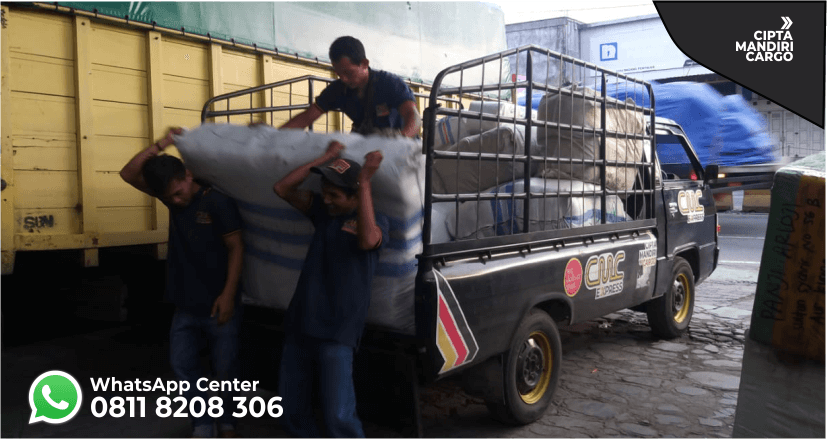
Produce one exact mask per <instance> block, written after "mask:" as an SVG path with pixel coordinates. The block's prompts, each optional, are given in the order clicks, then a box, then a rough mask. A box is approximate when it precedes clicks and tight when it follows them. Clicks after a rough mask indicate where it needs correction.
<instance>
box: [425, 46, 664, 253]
mask: <svg viewBox="0 0 827 439" xmlns="http://www.w3.org/2000/svg"><path fill="white" fill-rule="evenodd" d="M511 72H518V73H517V74H511V75H510V76H507V74H508V73H511ZM635 88H636V89H637V90H639V91H644V92H648V94H649V97H650V101H649V102H651V103H652V106H653V105H654V94H653V92H652V88H651V85H650V84H648V83H647V82H644V81H641V80H637V79H634V78H630V77H628V76H625V75H623V74H619V73H615V72H611V71H608V70H606V69H602V68H600V67H598V66H596V65H593V64H589V63H586V62H583V61H580V60H577V59H574V58H571V57H569V56H566V55H562V54H559V53H556V52H553V51H550V50H547V49H543V48H539V47H536V46H525V47H520V48H517V49H511V50H507V51H503V52H500V53H497V54H493V55H489V56H486V57H483V58H479V59H476V60H472V61H468V62H465V63H462V64H458V65H455V66H452V67H449V68H447V69H445V70H443V71H442V72H441V73H440V74H439V75H438V76H437V77H436V79H435V81H434V84H433V86H432V89H431V96H430V100H429V101H430V102H431V104H430V105H429V106H428V108H427V110H426V111H425V115H424V119H425V122H424V126H425V137H424V150H425V154H426V155H427V158H426V160H427V170H426V180H425V185H426V186H425V189H426V190H425V193H426V199H425V224H424V230H423V238H424V243H425V253H424V255H425V256H447V255H452V254H460V253H465V252H468V251H477V252H478V251H480V250H489V251H493V250H507V249H517V248H525V246H526V244H531V245H536V244H540V243H542V242H546V241H555V240H559V239H560V238H567V237H574V236H577V235H584V234H590V235H593V234H597V233H601V232H615V233H617V232H622V231H634V230H639V229H643V228H647V227H653V226H654V225H655V222H654V219H653V218H654V216H653V215H654V212H653V205H654V190H653V183H652V182H654V169H655V167H654V152H653V145H654V144H655V140H654V130H652V129H649V128H648V127H647V125H649V126H654V121H655V115H654V111H653V107H644V106H640V105H637V104H635V103H634V102H633V101H631V100H620V99H618V98H615V97H612V95H615V96H618V97H622V96H623V95H624V93H628V92H631V91H633V90H634V89H635ZM535 92H538V93H539V94H540V95H542V96H543V100H541V102H540V106H539V108H538V110H537V111H532V109H533V108H537V106H534V105H533V104H534V101H535V100H536V99H538V98H539V96H538V95H537V94H535ZM518 95H524V96H525V98H524V99H525V112H524V114H523V113H522V112H521V110H520V108H521V107H520V106H516V105H514V104H516V103H517V101H518V99H517V97H518ZM445 98H457V99H460V100H461V102H462V103H463V105H460V106H459V108H449V107H446V106H442V105H439V102H440V100H442V99H445ZM492 99H493V100H494V101H495V102H499V103H498V104H497V105H496V106H495V110H494V111H490V109H488V110H486V109H485V108H484V105H485V104H479V105H476V109H475V108H470V109H467V108H465V105H464V104H465V103H467V102H468V101H471V100H488V101H491V100H492ZM509 103H510V104H511V105H509ZM550 103H551V104H550ZM555 106H556V108H555ZM567 106H568V108H566V107H567ZM503 108H506V109H507V110H506V111H503ZM511 108H514V111H509V110H510V109H511ZM578 111H579V112H580V115H581V117H580V118H578V117H576V116H575V114H576V113H577V112H578ZM544 114H545V116H546V117H543V118H540V117H538V115H540V116H543V115H544ZM566 114H567V115H568V117H566ZM561 115H562V116H561ZM587 115H590V116H591V118H589V117H588V116H587ZM618 115H620V116H621V118H625V119H626V122H627V123H624V124H622V125H623V126H619V124H618V123H617V121H616V120H612V117H613V116H614V117H615V119H617V117H618ZM630 118H635V119H637V120H638V121H639V122H641V123H639V124H637V125H636V126H635V127H634V128H635V129H630V125H631V124H629V123H628V119H630ZM450 122H454V123H455V124H456V127H454V126H450V127H449V129H450V131H451V132H450V133H448V134H452V133H457V134H460V135H461V133H462V132H463V124H465V126H466V127H469V126H470V128H471V129H470V131H473V129H474V128H477V127H479V128H478V129H477V130H476V131H482V130H484V129H486V128H491V127H492V126H493V127H494V129H500V130H502V129H503V128H506V129H508V130H509V133H517V132H519V133H520V135H522V136H523V139H519V137H520V136H519V135H516V134H515V136H516V137H517V141H515V142H511V144H507V145H506V144H504V142H503V138H506V139H507V138H508V136H507V135H506V136H497V137H496V140H495V142H496V144H494V142H489V145H485V139H484V138H483V136H482V135H478V136H476V137H472V138H469V139H473V140H470V141H467V142H466V143H465V144H464V145H460V142H459V139H457V140H458V141H457V142H456V143H455V144H454V145H444V144H442V142H440V140H442V138H443V137H445V134H446V131H447V130H446V127H445V125H448V124H450ZM610 127H611V128H613V129H610ZM449 137H450V136H449ZM489 137H492V136H489ZM610 139H611V140H610ZM607 140H608V143H609V145H607ZM578 143H579V144H580V145H581V146H580V149H581V151H580V152H581V153H582V154H580V155H581V156H580V157H577V155H578V154H572V152H573V151H575V150H576V149H577V146H578V145H577V144H578ZM618 145H625V146H627V148H626V149H627V151H625V153H621V152H622V151H620V150H619V148H617V146H618ZM629 145H633V146H634V148H632V149H635V148H637V149H639V150H640V151H639V153H638V154H637V155H635V154H631V153H629V151H628V149H629V148H628V146H629ZM612 147H614V148H615V150H614V151H612ZM566 152H568V154H566ZM451 167H453V168H454V169H455V172H453V174H454V175H453V176H452V177H453V178H454V179H455V181H453V182H449V183H448V184H446V183H445V181H444V180H445V177H446V175H448V174H450V172H446V171H445V170H446V169H448V168H451ZM626 169H631V170H632V174H629V173H627V172H624V170H626ZM440 170H442V171H443V172H442V174H443V175H439V174H440ZM492 170H493V172H494V173H495V174H496V175H494V176H493V178H492V176H491V175H490V172H491V171H492ZM503 170H504V171H505V172H503ZM538 170H541V171H538ZM509 171H510V174H509ZM567 171H568V172H567ZM578 171H581V173H583V172H588V171H591V172H592V174H593V175H591V178H584V180H590V181H591V182H592V183H595V184H592V188H591V190H587V189H586V187H587V185H585V184H584V185H581V189H580V190H576V189H575V186H576V183H572V182H571V181H573V180H578V178H577V177H576V176H577V175H579V174H578ZM607 172H608V173H615V174H618V173H622V174H625V175H624V177H626V176H628V175H632V176H633V177H632V178H633V180H634V183H633V184H627V185H624V186H623V187H616V188H608V187H607V184H605V183H606V182H607ZM474 173H476V174H477V175H476V182H477V185H476V187H474V185H473V184H470V185H469V184H468V180H469V174H474ZM448 176H449V177H451V176H450V175H448ZM544 176H545V177H546V178H543V179H542V180H543V181H542V183H543V184H542V187H539V188H537V184H535V185H534V186H532V179H533V178H537V177H544ZM548 176H555V177H554V178H549V177H548ZM561 176H573V177H571V178H561ZM460 179H464V180H465V184H464V187H463V183H462V182H460ZM470 180H471V183H473V180H474V179H473V178H470ZM563 180H569V183H568V184H569V188H568V190H559V189H554V190H550V187H549V186H555V187H556V188H561V181H562V183H566V182H565V181H563ZM484 182H485V183H484ZM535 182H536V180H535ZM492 183H493V184H492ZM519 184H521V185H522V190H519V191H518V190H517V186H518V185H519ZM503 185H510V186H509V188H508V189H510V190H507V191H504V190H503ZM564 185H565V184H564ZM469 186H470V187H469ZM526 188H528V190H526ZM607 199H608V200H609V202H611V200H618V199H619V200H621V201H622V203H623V205H625V212H626V215H628V216H625V217H620V218H612V217H611V215H607V210H608V208H607V207H606V206H607ZM469 202H470V203H472V204H471V205H472V206H475V207H476V208H477V209H476V210H477V215H476V218H475V221H476V224H475V227H472V228H471V229H470V230H473V231H474V233H472V234H471V235H469V236H466V237H461V238H460V237H456V236H455V237H453V238H454V239H452V240H451V242H435V241H434V240H433V239H432V238H433V234H432V232H433V230H434V228H435V227H438V226H440V225H441V224H436V223H438V222H439V219H438V218H437V216H435V215H434V207H435V206H436V205H438V204H444V203H453V206H452V208H453V212H454V214H453V218H449V219H447V220H445V221H453V224H450V222H449V225H452V226H453V227H454V231H458V230H459V229H460V222H461V221H464V222H466V223H467V222H468V221H469V219H468V218H467V217H465V218H460V216H461V215H460V213H459V212H460V209H461V208H462V206H463V205H464V204H468V203H469ZM577 202H579V203H582V204H583V206H581V207H582V208H581V209H580V210H581V211H588V210H590V209H588V205H592V206H596V205H597V203H598V202H599V203H600V204H599V205H600V206H601V208H600V209H599V210H600V212H599V213H600V214H599V218H594V225H589V226H588V227H583V226H581V227H579V228H578V226H577V224H576V223H573V222H572V221H569V220H568V219H565V218H564V219H562V220H560V219H554V218H552V219H550V218H547V216H548V215H547V214H548V213H549V212H548V209H547V207H548V204H549V203H554V204H556V206H557V210H558V213H564V212H559V211H561V210H564V209H561V206H562V205H563V204H564V203H565V204H567V205H568V206H569V207H572V206H573V203H577ZM482 203H491V205H492V207H491V212H490V214H489V212H487V211H486V212H485V215H493V216H494V217H496V219H495V221H496V222H497V224H495V225H494V226H493V227H491V229H492V230H488V233H479V230H480V227H481V224H480V223H481V210H483V209H481V207H482V206H483V204H482ZM501 204H502V206H501ZM519 205H521V206H519ZM486 207H487V206H486ZM511 207H513V208H511ZM519 207H521V209H520V208H519ZM532 208H534V209H535V210H540V211H542V215H541V216H540V217H537V216H536V215H535V218H533V219H532V216H531V209H532ZM443 210H448V211H450V210H451V208H447V209H443ZM468 210H469V209H467V208H466V209H464V210H463V212H466V213H467V212H468ZM552 210H553V209H552ZM591 210H592V212H594V209H591ZM472 216H473V215H472ZM520 217H521V218H520ZM583 225H585V224H583ZM481 235H483V236H481ZM529 248H530V246H529Z"/></svg>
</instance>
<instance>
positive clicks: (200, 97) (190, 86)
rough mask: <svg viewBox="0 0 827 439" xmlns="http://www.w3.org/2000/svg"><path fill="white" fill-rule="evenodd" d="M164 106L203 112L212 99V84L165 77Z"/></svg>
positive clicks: (199, 80) (196, 80) (198, 80)
mask: <svg viewBox="0 0 827 439" xmlns="http://www.w3.org/2000/svg"><path fill="white" fill-rule="evenodd" d="M164 90H165V93H164V96H163V98H164V106H165V107H167V108H180V109H186V110H194V111H201V109H202V108H203V107H204V103H205V102H207V100H208V99H210V82H209V81H204V80H201V79H189V78H181V77H178V76H170V75H164Z"/></svg>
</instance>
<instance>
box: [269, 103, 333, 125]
mask: <svg viewBox="0 0 827 439" xmlns="http://www.w3.org/2000/svg"><path fill="white" fill-rule="evenodd" d="M324 113H325V112H324V111H322V109H321V108H319V106H318V105H316V103H313V104H312V105H311V106H310V108H308V109H307V110H304V111H302V112H301V113H299V114H297V115H295V116H293V118H292V119H290V120H288V121H287V122H285V123H284V125H282V126H280V127H279V128H307V127H309V126H310V125H313V122H315V121H316V119H318V118H320V117H321V116H322V115H323V114H324Z"/></svg>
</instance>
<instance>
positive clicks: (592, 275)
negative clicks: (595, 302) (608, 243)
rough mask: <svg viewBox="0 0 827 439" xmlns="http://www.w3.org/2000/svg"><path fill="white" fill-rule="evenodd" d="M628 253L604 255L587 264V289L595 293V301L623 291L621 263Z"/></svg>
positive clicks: (592, 259) (595, 257)
mask: <svg viewBox="0 0 827 439" xmlns="http://www.w3.org/2000/svg"><path fill="white" fill-rule="evenodd" d="M625 259H626V252H625V251H623V250H621V251H619V252H617V253H614V254H612V253H603V254H601V255H597V256H592V257H590V258H589V260H588V261H587V262H586V270H585V272H586V273H585V274H586V288H588V289H590V290H596V291H595V299H602V298H604V297H609V296H613V295H615V294H618V293H620V292H622V291H623V271H622V270H620V263H621V262H622V261H623V260H625Z"/></svg>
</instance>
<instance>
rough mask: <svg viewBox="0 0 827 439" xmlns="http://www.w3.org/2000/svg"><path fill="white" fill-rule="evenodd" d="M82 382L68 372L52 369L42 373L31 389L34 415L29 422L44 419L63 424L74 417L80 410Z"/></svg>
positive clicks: (30, 404)
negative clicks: (79, 382)
mask: <svg viewBox="0 0 827 439" xmlns="http://www.w3.org/2000/svg"><path fill="white" fill-rule="evenodd" d="M82 399H83V398H82V395H81V392H80V384H78V382H77V380H76V379H75V378H74V377H73V376H72V375H69V374H68V373H66V372H62V371H59V370H52V371H49V372H46V373H43V374H41V375H40V376H39V377H37V379H36V380H34V382H33V383H32V387H31V388H30V389H29V406H30V407H31V408H32V417H31V418H29V424H33V423H35V422H39V421H43V422H48V423H49V424H61V423H64V422H66V421H68V420H70V419H72V418H73V417H74V416H75V415H76V414H77V412H78V410H80V403H81V400H82Z"/></svg>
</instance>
